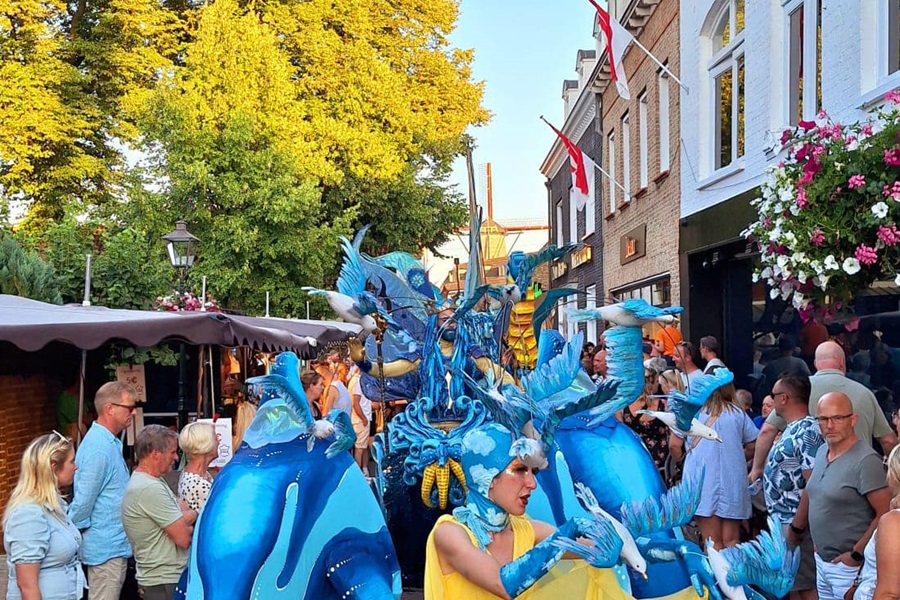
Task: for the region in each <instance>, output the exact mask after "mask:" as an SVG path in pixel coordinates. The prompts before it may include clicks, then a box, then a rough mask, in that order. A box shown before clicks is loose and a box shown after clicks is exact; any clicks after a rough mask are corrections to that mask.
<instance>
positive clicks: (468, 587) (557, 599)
mask: <svg viewBox="0 0 900 600" xmlns="http://www.w3.org/2000/svg"><path fill="white" fill-rule="evenodd" d="M509 520H510V525H512V530H513V560H515V559H517V558H519V557H520V556H522V555H523V554H525V553H526V552H528V551H529V550H531V549H532V548H533V547H534V528H533V527H532V525H531V521H529V520H528V519H527V518H525V517H516V516H513V515H510V517H509ZM447 521H450V522H453V523H456V524H457V525H459V526H460V527H462V528H463V529H465V530H466V533H468V534H469V539H470V540H471V541H472V545H473V546H477V545H478V543H477V541H476V540H475V535H474V534H473V533H472V532H471V531H469V529H468V528H467V527H466V526H465V525H462V524H461V523H459V521H457V520H456V519H454V518H453V517H452V516H450V515H444V516H442V517H441V518H439V519H438V521H437V523H436V524H435V526H434V529H432V530H431V534H430V535H429V536H428V542H427V544H426V546H425V600H499V598H500V597H499V596H495V595H494V594H492V593H490V592H488V591H487V590H485V589H483V588H480V587H478V586H476V585H475V584H474V583H472V582H470V581H469V580H468V579H466V578H465V577H463V576H462V575H461V574H460V573H451V574H449V575H444V574H443V573H442V572H441V563H440V560H439V559H438V553H437V548H436V547H435V545H434V532H435V530H436V529H437V528H438V526H439V525H440V524H441V523H445V522H447ZM518 598H521V599H523V600H562V599H565V600H570V599H577V598H584V599H585V600H588V599H590V600H625V599H626V598H628V595H627V594H626V593H625V592H624V590H622V588H621V587H620V586H619V584H618V582H617V581H616V576H615V574H614V573H613V571H612V569H595V568H593V567H590V566H588V564H587V563H586V562H584V561H583V560H561V561H559V563H557V565H556V566H555V567H554V568H553V569H552V570H551V571H550V572H549V573H548V574H547V575H544V577H542V578H541V579H540V580H539V581H538V582H537V583H536V584H535V585H533V586H532V587H531V588H529V589H528V590H527V591H526V592H525V593H523V594H522V595H520V596H518Z"/></svg>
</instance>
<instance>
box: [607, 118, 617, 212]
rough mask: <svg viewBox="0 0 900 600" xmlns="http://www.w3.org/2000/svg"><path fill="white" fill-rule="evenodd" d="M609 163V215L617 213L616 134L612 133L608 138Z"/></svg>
mask: <svg viewBox="0 0 900 600" xmlns="http://www.w3.org/2000/svg"><path fill="white" fill-rule="evenodd" d="M606 156H607V162H608V163H609V164H608V165H606V172H607V173H609V175H608V176H607V178H606V179H607V182H608V183H609V214H613V213H614V212H616V183H615V182H616V132H615V131H611V132H610V133H609V136H608V137H607V146H606Z"/></svg>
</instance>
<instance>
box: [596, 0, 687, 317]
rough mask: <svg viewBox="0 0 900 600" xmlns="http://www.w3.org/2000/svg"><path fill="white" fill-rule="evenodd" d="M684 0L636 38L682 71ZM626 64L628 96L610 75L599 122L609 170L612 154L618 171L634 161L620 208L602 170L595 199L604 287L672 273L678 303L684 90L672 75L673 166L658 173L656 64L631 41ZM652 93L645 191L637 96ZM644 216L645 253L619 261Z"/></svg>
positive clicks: (667, 6)
mask: <svg viewBox="0 0 900 600" xmlns="http://www.w3.org/2000/svg"><path fill="white" fill-rule="evenodd" d="M678 19H679V2H678V0H662V2H660V3H659V5H658V6H657V7H656V10H655V11H654V12H653V15H652V16H651V17H650V19H649V20H648V22H647V23H646V25H645V27H644V28H643V30H642V31H641V33H640V35H639V37H638V40H639V41H640V42H641V43H642V44H643V45H644V46H645V47H646V48H647V49H648V50H650V51H651V52H652V53H653V55H654V56H656V57H657V58H658V59H659V60H660V61H662V62H664V63H667V65H668V67H669V69H670V70H671V71H672V72H673V73H675V74H676V75H677V74H678V73H679V71H680V60H679V51H678V50H679V22H678ZM624 68H625V72H626V74H627V77H628V87H629V90H630V95H631V99H630V100H628V101H626V100H623V99H621V98H620V97H619V96H618V93H617V92H616V87H615V84H614V83H612V82H611V83H610V84H609V85H608V86H607V88H606V90H605V91H604V92H603V93H602V96H601V106H602V111H601V116H600V126H601V129H602V135H601V143H602V144H603V147H604V151H603V152H602V153H601V155H602V159H603V160H602V162H601V164H602V165H603V167H604V169H606V170H607V171H610V168H609V167H610V160H614V161H615V174H616V179H617V180H619V182H620V183H623V184H624V182H623V181H622V177H623V164H624V161H626V160H627V161H628V162H629V165H630V174H631V177H630V189H631V194H632V196H638V197H637V198H634V199H632V200H631V201H630V202H624V194H623V193H622V191H621V190H618V191H617V201H616V205H617V207H616V210H615V211H614V212H612V211H611V210H610V202H609V182H608V180H607V178H606V177H605V176H604V177H603V179H602V185H601V187H600V190H601V193H600V197H601V200H600V201H599V202H598V204H599V205H600V206H599V207H598V212H599V213H600V218H599V221H601V222H602V223H603V238H604V241H603V252H602V254H603V256H604V260H603V289H604V291H605V293H606V294H610V292H611V291H613V290H615V289H616V288H621V287H623V286H627V285H628V284H630V283H633V282H637V281H641V280H643V279H646V278H649V277H653V276H656V275H662V274H665V273H668V274H669V276H670V278H671V284H672V304H673V305H677V304H679V303H680V297H679V296H680V293H679V280H680V277H679V265H678V239H679V232H678V228H679V219H680V211H681V208H680V201H681V189H680V185H681V184H680V174H681V156H680V152H679V150H680V144H679V139H680V126H679V110H680V100H679V90H678V86H677V84H676V83H675V81H674V80H672V79H671V78H670V79H669V107H668V112H669V169H668V174H665V173H660V160H659V151H660V144H659V141H660V136H659V87H658V74H659V71H660V69H659V66H658V65H657V64H656V63H654V62H653V61H652V60H651V59H650V58H649V57H648V56H647V55H646V54H645V53H644V52H643V51H642V50H640V49H639V48H637V47H636V46H634V45H631V46H630V47H629V49H628V51H627V52H626V54H625V59H624ZM643 92H646V95H647V142H648V143H647V147H648V148H647V166H648V169H647V172H648V185H647V187H646V190H645V191H640V192H639V190H640V188H641V186H640V184H639V181H640V179H639V177H640V169H639V124H638V123H639V116H638V115H639V106H638V98H639V97H640V95H641V94H642V93H643ZM626 112H627V113H628V115H629V121H630V127H629V129H630V136H629V138H630V154H629V156H627V157H626V156H623V148H622V146H623V144H622V134H621V129H622V117H623V115H624V114H625V113H626ZM610 132H615V140H616V155H615V156H609V153H608V151H607V139H608V135H609V133H610ZM642 224H646V225H647V235H646V255H645V256H643V257H641V258H638V259H636V260H633V261H632V262H629V263H627V264H624V265H623V264H621V260H620V248H619V245H620V243H621V238H622V236H623V235H625V234H626V233H628V232H629V231H631V230H632V229H634V228H635V227H637V226H639V225H642Z"/></svg>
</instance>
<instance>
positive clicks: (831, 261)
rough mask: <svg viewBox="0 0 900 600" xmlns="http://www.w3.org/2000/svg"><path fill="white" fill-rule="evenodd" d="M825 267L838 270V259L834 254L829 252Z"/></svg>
mask: <svg viewBox="0 0 900 600" xmlns="http://www.w3.org/2000/svg"><path fill="white" fill-rule="evenodd" d="M825 268H826V269H831V270H832V271H837V270H838V261H837V260H836V259H835V258H834V254H829V255H828V256H826V257H825Z"/></svg>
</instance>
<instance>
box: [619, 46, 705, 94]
mask: <svg viewBox="0 0 900 600" xmlns="http://www.w3.org/2000/svg"><path fill="white" fill-rule="evenodd" d="M631 41H632V42H634V45H635V46H637V47H638V48H640V49H641V50H643V51H644V53H645V54H646V55H647V56H649V57H650V59H651V60H653V62H655V63H656V64H658V65H659V67H660V68H661V69H662V70H663V71H665V72H666V73H668V74H669V77H671V78H672V79H674V80H675V83H677V84H678V85H679V86H681V88H682V89H684V91H686V92H687V93H688V94H690V93H691V90H690V89H688V86H686V85H684V84H683V83H681V80H680V79H678V78H677V77H675V73H673V72H672V71H670V70H669V67H667V66H666V65H664V64H662V63H661V62H659V59H658V58H656V57H655V56H653V53H651V52H650V51H649V50H647V49H646V48H645V47H644V45H643V44H642V43H640V42H639V41H638V39H637V38H636V37H634V36H632V37H631Z"/></svg>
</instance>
